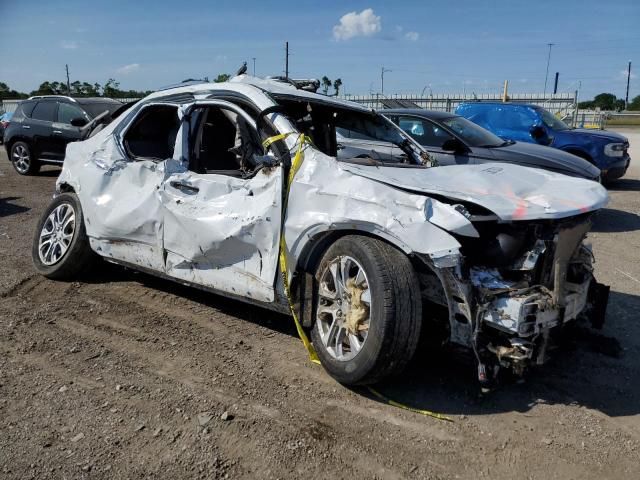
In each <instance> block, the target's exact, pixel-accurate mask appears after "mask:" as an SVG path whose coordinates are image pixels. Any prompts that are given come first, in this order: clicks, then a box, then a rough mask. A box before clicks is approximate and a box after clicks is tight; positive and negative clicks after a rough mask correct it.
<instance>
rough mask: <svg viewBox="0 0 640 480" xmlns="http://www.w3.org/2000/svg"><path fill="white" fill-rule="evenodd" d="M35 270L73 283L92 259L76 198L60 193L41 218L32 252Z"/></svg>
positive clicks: (92, 255)
mask: <svg viewBox="0 0 640 480" xmlns="http://www.w3.org/2000/svg"><path fill="white" fill-rule="evenodd" d="M31 256H32V258H33V264H34V266H35V267H36V270H37V271H38V272H39V273H41V274H42V275H44V276H45V277H48V278H52V279H57V280H72V279H74V278H76V277H77V276H78V275H79V274H80V273H82V272H83V271H85V270H86V269H87V268H88V267H89V266H90V265H91V264H92V263H93V260H94V259H95V254H94V253H93V251H92V250H91V247H90V246H89V239H88V238H87V234H86V232H85V229H84V219H83V216H82V209H81V207H80V202H79V200H78V197H77V196H76V195H75V194H74V193H63V194H61V195H58V196H57V197H56V198H54V199H53V201H52V202H51V204H50V205H49V207H48V208H47V210H45V212H44V214H43V215H42V217H41V218H40V222H39V223H38V228H37V230H36V234H35V236H34V239H33V247H32V250H31Z"/></svg>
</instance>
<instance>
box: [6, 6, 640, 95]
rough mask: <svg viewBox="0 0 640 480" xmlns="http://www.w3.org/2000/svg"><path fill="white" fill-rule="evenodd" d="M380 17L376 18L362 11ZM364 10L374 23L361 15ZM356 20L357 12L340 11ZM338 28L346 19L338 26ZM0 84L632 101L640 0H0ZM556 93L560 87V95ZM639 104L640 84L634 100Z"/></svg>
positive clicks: (638, 65)
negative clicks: (316, 84) (242, 78)
mask: <svg viewBox="0 0 640 480" xmlns="http://www.w3.org/2000/svg"><path fill="white" fill-rule="evenodd" d="M367 9H371V11H369V10H367ZM363 11H365V13H362V12H363ZM350 12H355V13H356V15H355V16H353V15H352V16H347V17H344V15H347V14H349V13H350ZM341 19H342V21H341ZM0 29H1V31H2V32H3V34H2V39H3V40H2V42H1V43H0V59H1V61H0V81H4V82H6V83H8V84H9V85H10V86H11V87H12V88H15V89H18V90H23V91H29V90H32V89H35V88H36V87H37V86H38V85H39V84H40V83H41V82H42V81H44V80H62V79H64V65H65V63H68V64H69V68H70V70H71V79H72V81H73V80H76V79H77V80H82V81H89V82H100V83H104V82H105V81H106V80H107V79H108V78H116V79H117V80H118V81H119V82H120V84H121V87H122V88H126V89H128V88H134V89H154V88H158V87H162V86H165V85H168V84H172V83H176V82H180V81H181V80H183V79H185V78H189V77H194V78H202V77H204V76H209V77H215V76H216V75H217V74H218V73H223V72H228V73H233V72H235V70H236V69H237V68H238V67H239V66H240V65H241V63H242V61H245V60H246V61H248V62H249V68H250V71H251V70H252V58H253V57H256V73H257V75H259V76H260V75H278V74H282V72H283V70H284V42H285V41H286V40H288V41H289V44H290V51H291V57H290V73H291V76H293V77H318V78H319V77H322V76H323V75H327V76H328V77H329V78H332V79H334V78H337V77H340V78H341V79H342V81H343V88H344V90H345V91H346V92H347V93H352V94H367V93H369V92H379V91H380V69H381V67H382V66H384V67H385V68H387V69H390V70H391V71H390V72H387V73H386V74H385V93H386V94H389V93H420V92H422V91H423V90H425V87H426V91H427V92H428V91H429V90H428V88H429V85H430V86H431V90H432V91H433V93H434V94H436V93H447V92H451V93H454V92H456V93H457V92H462V91H466V92H476V93H486V92H497V91H500V90H501V88H502V82H503V80H504V79H508V80H509V82H510V90H511V91H512V92H542V90H543V86H544V78H545V67H546V61H547V50H548V47H547V43H549V42H552V43H554V44H555V45H554V47H553V50H552V55H551V66H550V69H549V84H550V85H551V84H552V81H553V80H552V79H553V75H554V73H555V72H556V71H559V72H560V83H559V91H561V92H569V91H573V90H575V89H576V88H577V87H578V85H579V83H578V82H581V91H580V96H581V98H583V99H585V98H590V97H592V96H593V95H594V94H596V93H599V92H602V91H609V92H611V93H614V94H616V95H617V96H618V97H623V96H624V91H625V87H626V67H627V62H628V61H629V60H631V61H632V62H633V64H634V67H633V68H632V71H633V70H635V71H636V72H638V73H640V1H639V0H610V1H602V0H597V1H594V0H582V1H562V0H555V1H546V0H536V1H531V0H528V1H520V0H511V1H501V0H496V1H481V0H476V1H468V0H456V1H442V0H438V1H432V0H423V1H399V0H396V1H393V2H392V1H386V2H383V1H377V0H375V1H374V0H369V1H362V2H361V1H356V2H344V1H334V0H325V1H323V2H317V1H307V0H298V1H296V2H285V1H280V2H270V1H268V0H257V1H256V0H236V1H215V0H210V1H202V0H181V1H177V0H173V1H171V2H164V1H160V0H157V1H137V2H134V1H129V2H126V1H115V0H111V1H106V2H90V1H86V0H85V1H76V0H68V1H60V0H58V1H56V0H48V1H42V0H37V1H35V0H34V1H30V0H19V1H18V0H0ZM548 88H552V87H551V86H550V87H548ZM638 94H640V76H638V74H634V75H633V76H632V80H631V92H630V96H632V97H633V96H635V95H638Z"/></svg>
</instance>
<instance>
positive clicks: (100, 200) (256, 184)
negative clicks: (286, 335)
mask: <svg viewBox="0 0 640 480" xmlns="http://www.w3.org/2000/svg"><path fill="white" fill-rule="evenodd" d="M337 128H345V129H349V130H351V131H356V132H361V133H362V134H364V135H367V136H368V137H371V138H375V139H379V140H380V141H383V142H390V143H392V144H393V145H395V147H397V148H398V150H400V151H401V152H402V153H401V155H397V156H394V157H393V158H389V159H380V158H369V157H366V156H365V157H360V158H342V159H340V160H338V158H337V152H338V144H337V141H336V129H337ZM606 202H607V192H606V191H605V189H604V188H603V187H602V186H600V185H599V184H597V183H595V182H591V181H586V180H582V179H578V178H570V177H567V176H564V175H559V174H555V173H551V172H546V171H542V170H537V169H530V168H525V167H520V166H516V165H510V164H483V165H467V166H456V165H454V166H447V167H434V166H432V162H431V159H430V157H429V155H428V154H427V152H426V151H425V150H424V149H423V148H422V147H421V146H420V145H419V144H418V143H416V142H415V141H414V140H413V139H412V138H411V137H410V136H408V135H407V134H406V133H404V132H403V131H402V130H400V129H399V128H398V127H396V126H395V125H394V124H393V123H391V122H390V121H389V120H387V119H386V118H384V117H383V116H381V115H379V114H377V113H375V112H372V111H370V110H367V109H365V108H363V107H361V106H359V105H356V104H353V103H349V102H344V101H340V100H337V99H332V98H329V97H326V96H322V95H317V94H314V93H310V92H306V91H302V90H298V89H296V88H295V86H293V85H288V84H286V83H282V82H278V81H273V80H262V79H258V78H254V77H249V76H246V75H240V76H238V77H235V78H233V79H232V80H231V81H230V82H227V83H217V84H211V83H204V84H197V85H189V86H183V87H178V88H173V89H168V90H164V91H159V92H156V93H154V94H152V95H150V96H148V97H146V98H145V99H143V100H142V101H140V102H139V103H137V104H136V105H134V106H132V107H131V108H130V109H129V110H128V111H126V112H124V113H123V114H122V115H120V116H119V117H118V118H117V119H115V120H114V121H113V122H112V123H110V124H109V125H108V126H106V127H104V128H103V129H102V130H100V131H99V132H97V133H95V134H93V135H92V136H91V137H89V138H88V139H87V140H85V141H82V142H77V143H72V144H69V146H68V147H67V150H66V158H65V161H64V167H63V170H62V173H61V175H60V177H59V178H58V180H57V184H56V193H55V197H54V199H53V201H52V202H51V204H50V206H49V207H48V208H47V210H46V211H45V212H44V214H43V216H42V218H41V220H40V222H39V224H38V228H37V232H36V234H35V238H34V244H33V260H34V264H35V267H36V269H37V270H38V271H39V272H40V273H42V274H43V275H45V276H47V277H49V278H53V279H61V280H68V279H72V278H76V277H77V276H78V275H80V274H81V273H82V272H84V271H86V270H88V269H90V268H92V266H94V265H95V261H96V260H97V259H99V258H102V259H104V260H107V261H109V262H114V263H118V264H121V265H125V266H128V267H131V268H135V269H138V270H142V271H145V272H148V273H150V274H153V275H158V276H161V277H165V278H168V279H171V280H174V281H177V282H180V283H183V284H188V285H192V286H194V287H197V288H201V289H205V290H208V291H212V292H216V293H220V294H223V295H227V296H230V297H233V298H236V299H239V300H242V301H246V302H250V303H254V304H257V305H260V306H263V307H267V308H271V309H274V310H277V311H280V312H285V313H289V314H291V315H292V316H293V317H294V319H295V321H296V323H297V324H298V325H299V327H300V328H299V332H300V335H301V337H302V338H303V339H304V340H307V337H306V335H307V333H308V332H310V336H311V343H310V344H308V348H309V352H310V354H311V355H312V356H314V355H317V357H318V358H319V361H320V362H321V363H322V365H323V366H324V367H325V369H326V370H327V371H328V372H329V374H330V375H332V376H333V377H334V378H336V379H337V380H338V381H340V382H342V383H345V384H367V383H373V382H376V381H379V380H380V379H382V378H384V377H387V376H389V375H393V374H396V373H398V372H399V371H401V370H402V369H403V368H404V367H405V365H406V364H407V362H408V361H409V360H410V359H411V358H412V356H413V355H414V352H415V351H416V348H417V345H418V339H419V337H420V332H421V330H423V331H426V332H427V335H433V336H435V335H436V334H439V335H440V334H441V335H443V340H444V341H447V342H450V343H452V344H456V345H459V346H462V347H465V348H468V349H469V350H470V351H472V352H473V353H474V355H475V358H476V359H477V362H478V368H479V379H480V380H482V381H486V380H490V378H491V376H492V375H493V373H495V372H496V371H497V370H498V369H499V368H508V369H512V370H514V371H515V372H517V373H522V372H523V371H524V370H525V369H526V367H527V366H528V365H530V364H533V363H542V362H543V361H544V360H545V359H546V356H547V355H546V351H547V346H548V344H549V343H550V342H552V341H553V338H554V336H555V335H556V333H558V332H559V331H560V330H562V328H563V326H564V325H565V324H567V323H568V322H572V321H574V320H576V319H577V318H578V317H582V316H584V317H591V319H592V321H593V322H594V323H595V324H598V323H601V321H602V319H603V318H604V309H605V307H606V293H607V292H608V290H607V287H604V286H602V285H600V284H597V283H596V281H595V279H594V277H593V274H592V271H593V270H592V266H591V262H592V254H591V251H590V249H589V247H588V245H587V244H585V243H584V242H583V240H584V238H585V236H586V234H587V232H588V231H589V229H590V226H591V219H592V217H593V215H594V213H595V212H596V211H597V210H598V209H599V208H601V207H602V206H603V205H605V204H606Z"/></svg>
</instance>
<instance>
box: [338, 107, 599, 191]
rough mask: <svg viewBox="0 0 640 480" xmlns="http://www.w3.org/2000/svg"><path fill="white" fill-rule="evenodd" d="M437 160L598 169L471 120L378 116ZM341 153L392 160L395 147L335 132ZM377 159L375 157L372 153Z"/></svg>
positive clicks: (567, 170)
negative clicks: (499, 134) (511, 138)
mask: <svg viewBox="0 0 640 480" xmlns="http://www.w3.org/2000/svg"><path fill="white" fill-rule="evenodd" d="M381 113H382V114H384V116H386V117H387V118H389V119H390V120H391V121H392V122H394V123H395V124H396V125H398V126H399V127H400V128H401V129H402V130H404V131H405V132H406V133H408V134H409V135H411V136H412V137H413V138H414V139H415V140H416V141H417V142H418V143H420V144H421V145H422V146H424V147H425V148H426V149H427V151H428V152H429V153H430V154H431V155H432V156H434V157H435V158H436V160H437V161H438V163H439V164H440V165H454V164H458V165H460V164H478V163H487V162H506V163H515V164H518V165H523V166H526V167H535V168H544V169H546V170H551V171H553V172H558V173H563V174H565V175H570V176H573V177H581V178H586V179H588V180H595V181H598V180H599V177H600V170H598V169H597V168H596V167H594V166H593V165H591V164H590V163H589V162H587V161H586V160H583V159H581V158H578V157H576V156H575V155H571V154H569V153H566V152H562V151H559V150H556V149H553V148H549V147H543V146H541V145H533V144H528V143H519V142H513V141H505V140H502V139H501V138H499V137H497V136H496V135H494V134H493V133H491V132H489V131H488V130H485V129H484V128H482V127H479V126H478V125H476V124H475V123H473V122H470V121H469V120H467V119H465V118H463V117H460V116H458V115H454V114H452V113H447V112H437V111H432V110H423V109H389V110H383V111H382V112H381ZM338 134H339V135H340V137H339V143H340V145H341V146H342V147H343V149H342V151H341V154H344V155H345V156H351V157H355V156H358V153H359V150H362V152H360V153H361V154H363V155H364V154H367V155H368V154H370V152H371V150H373V151H374V152H375V154H376V155H379V156H381V157H383V156H394V155H397V154H400V153H401V152H400V151H399V149H398V148H397V147H395V151H394V147H393V146H391V145H383V144H380V142H377V143H376V142H372V141H371V139H368V138H366V136H364V135H362V134H358V133H355V132H352V131H350V130H345V129H341V130H339V131H338ZM373 157H375V155H373Z"/></svg>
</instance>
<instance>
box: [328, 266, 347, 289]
mask: <svg viewBox="0 0 640 480" xmlns="http://www.w3.org/2000/svg"><path fill="white" fill-rule="evenodd" d="M329 271H330V272H331V275H332V277H333V284H334V285H335V287H336V294H337V296H338V297H342V295H343V293H344V284H343V283H342V281H341V278H340V275H341V274H340V271H339V266H338V264H337V263H336V262H333V263H332V264H331V265H330V266H329Z"/></svg>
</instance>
